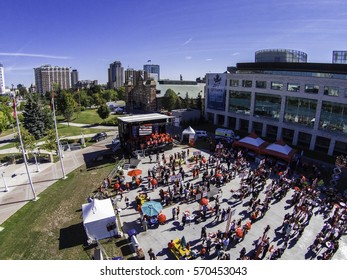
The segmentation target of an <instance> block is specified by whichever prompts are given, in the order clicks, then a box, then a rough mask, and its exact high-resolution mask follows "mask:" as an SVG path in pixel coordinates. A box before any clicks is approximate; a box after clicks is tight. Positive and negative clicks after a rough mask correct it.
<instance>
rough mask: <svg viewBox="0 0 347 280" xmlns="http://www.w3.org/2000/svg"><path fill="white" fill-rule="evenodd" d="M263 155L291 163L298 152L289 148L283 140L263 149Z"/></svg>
mask: <svg viewBox="0 0 347 280" xmlns="http://www.w3.org/2000/svg"><path fill="white" fill-rule="evenodd" d="M262 153H263V154H265V155H268V156H273V157H276V158H280V159H283V160H285V161H287V162H290V161H291V160H292V159H293V156H294V154H295V153H296V150H294V149H293V148H292V147H289V146H288V145H287V144H286V143H285V142H284V141H283V140H278V141H277V142H275V143H273V144H270V145H269V146H267V147H266V148H265V149H263V151H262Z"/></svg>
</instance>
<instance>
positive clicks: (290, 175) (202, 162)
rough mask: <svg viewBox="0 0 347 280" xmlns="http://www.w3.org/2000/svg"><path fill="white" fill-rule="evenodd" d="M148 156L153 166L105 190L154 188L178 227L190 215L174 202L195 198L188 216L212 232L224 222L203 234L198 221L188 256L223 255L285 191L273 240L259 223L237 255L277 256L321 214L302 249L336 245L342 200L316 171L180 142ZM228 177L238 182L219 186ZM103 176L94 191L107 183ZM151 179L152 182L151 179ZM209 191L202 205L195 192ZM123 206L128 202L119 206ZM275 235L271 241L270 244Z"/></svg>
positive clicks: (344, 216)
mask: <svg viewBox="0 0 347 280" xmlns="http://www.w3.org/2000/svg"><path fill="white" fill-rule="evenodd" d="M191 150H193V149H191ZM148 159H149V163H150V164H154V166H153V167H150V168H148V174H147V176H145V177H144V178H142V177H140V178H132V181H131V182H126V180H125V178H124V176H122V175H119V176H118V177H117V178H116V183H115V184H114V190H113V191H114V192H115V193H116V194H117V195H121V196H122V195H123V193H124V192H129V191H131V190H132V189H135V188H142V191H147V192H151V191H155V190H156V189H159V190H158V193H159V198H160V202H161V204H162V205H163V207H172V221H177V220H180V226H181V227H183V228H184V227H185V226H186V223H187V218H188V216H189V217H191V216H192V215H191V213H187V212H186V211H181V212H180V207H179V205H189V204H190V203H193V202H195V201H197V202H199V209H198V210H197V211H196V213H194V220H193V221H190V222H194V223H196V224H198V223H204V224H206V222H210V228H211V229H212V230H213V228H214V227H215V226H218V225H219V224H220V223H222V222H227V229H226V230H223V231H221V230H220V229H218V230H215V231H212V232H209V233H208V232H207V228H206V227H205V226H202V231H201V238H200V242H199V243H196V245H195V246H194V247H193V248H192V252H193V254H194V257H201V258H205V259H210V258H216V259H221V260H225V259H230V258H231V255H230V250H231V248H235V246H236V244H239V243H242V242H243V240H244V238H245V236H246V234H247V233H248V232H249V231H251V228H252V226H253V225H254V223H256V222H258V221H259V220H261V219H262V218H264V217H265V216H266V214H267V212H268V210H269V209H270V207H271V206H272V205H273V204H276V203H278V202H280V201H282V199H283V198H285V197H286V196H287V195H288V192H289V191H291V192H292V196H291V199H290V200H289V201H288V203H287V202H286V204H287V205H286V209H292V210H291V212H288V213H286V214H285V216H284V217H283V222H282V224H281V225H279V226H278V227H277V228H274V229H273V234H274V235H275V238H274V239H273V240H271V239H270V237H269V232H270V230H271V228H270V226H267V227H266V228H265V229H264V234H263V235H262V236H260V237H259V239H258V240H256V241H255V242H254V248H252V249H251V250H249V252H247V248H246V247H243V248H242V250H241V251H240V255H239V259H264V258H267V259H271V260H274V259H280V258H281V256H282V255H283V253H284V252H285V250H286V249H287V248H288V247H289V246H294V245H295V243H296V242H297V241H298V240H299V239H300V238H301V236H302V235H303V233H304V230H305V228H306V227H307V226H308V225H309V223H310V221H311V218H312V217H313V215H317V214H322V215H323V216H324V219H325V220H326V221H325V224H324V226H323V228H322V230H321V231H320V232H319V233H318V235H317V237H316V239H315V240H314V242H313V244H312V245H311V246H309V248H307V252H306V254H307V256H308V257H307V258H309V257H310V258H321V259H331V258H332V256H333V254H334V253H335V252H336V251H337V250H338V248H339V239H340V237H341V236H342V235H343V234H344V233H345V232H346V227H347V223H346V220H347V212H346V204H345V203H346V200H345V198H344V197H343V196H336V193H333V194H329V192H328V191H327V190H328V188H326V187H324V182H323V181H322V178H321V177H320V173H319V171H318V170H315V172H313V173H312V174H313V175H312V176H309V177H307V178H306V177H305V176H304V175H303V174H301V173H300V172H295V171H294V170H293V169H292V167H291V166H290V165H282V166H276V167H275V166H274V164H273V162H272V161H271V160H267V159H266V158H265V159H262V160H260V162H257V163H255V162H253V163H252V164H251V162H250V161H249V160H248V159H247V151H245V150H240V149H229V148H228V149H227V148H221V149H217V150H216V151H215V153H212V154H210V155H203V154H202V153H201V152H198V151H194V152H192V151H190V149H189V148H186V149H182V150H181V151H179V152H175V153H171V154H170V152H164V153H160V154H159V153H156V154H155V155H150V156H149V157H148ZM144 160H145V159H144ZM236 178H238V179H239V182H240V183H239V187H238V188H237V189H231V190H230V189H229V188H227V187H226V186H228V183H229V182H231V181H233V180H235V179H236ZM105 180H106V181H104V182H103V184H102V187H101V190H105V189H107V187H106V186H108V187H109V186H110V183H109V182H108V181H107V179H105ZM152 180H155V181H156V182H157V183H156V184H152V183H151V182H152ZM116 184H117V187H116ZM211 190H217V192H216V193H215V195H213V197H212V196H209V197H208V198H209V199H210V201H208V204H204V203H201V198H202V197H203V195H206V194H209V193H211ZM225 191H228V192H229V191H230V198H229V199H228V201H227V205H226V204H224V203H222V201H220V198H221V195H222V193H223V192H225ZM198 198H199V199H198ZM224 202H225V201H224ZM139 203H140V202H139V200H137V201H135V203H134V205H136V206H135V207H136V209H137V210H138V205H139ZM129 204H131V203H129V200H128V202H127V207H128V205H129ZM239 204H242V205H245V209H243V211H242V213H243V214H242V215H243V217H242V218H239V219H235V218H234V217H235V213H233V211H234V210H235V207H236V205H239ZM230 217H232V219H230ZM145 226H147V225H145ZM145 226H143V227H145ZM216 228H217V227H216ZM275 241H278V242H277V245H276V244H275ZM212 252H213V253H212Z"/></svg>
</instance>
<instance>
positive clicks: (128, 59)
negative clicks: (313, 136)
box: [0, 0, 347, 87]
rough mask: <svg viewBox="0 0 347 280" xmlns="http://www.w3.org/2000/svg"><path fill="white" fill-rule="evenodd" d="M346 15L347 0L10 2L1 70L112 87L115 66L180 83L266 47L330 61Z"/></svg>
mask: <svg viewBox="0 0 347 280" xmlns="http://www.w3.org/2000/svg"><path fill="white" fill-rule="evenodd" d="M346 8H347V3H346V2H345V1H340V0H333V1H325V0H318V1H313V0H308V1H305V2H302V1H298V0H287V1H281V2H279V1H274V0H267V1H251V0H248V1H242V2H241V3H240V1H233V0H232V1H225V0H216V1H198V0H186V1H184V0H178V1H174V2H171V1H170V2H169V1H164V2H163V1H159V0H148V1H136V0H130V1H111V0H101V1H92V0H88V1H80V0H77V1H72V2H71V1H67V0H59V1H58V0H50V1H42V0H33V1H30V2H29V1H21V0H11V1H10V0H4V1H1V3H0V9H1V11H2V19H3V22H4V24H3V36H2V41H1V43H0V63H2V64H3V66H4V72H5V81H6V86H7V87H10V85H11V84H15V85H17V84H19V83H20V84H24V85H25V86H27V87H28V86H30V84H31V83H34V81H35V78H34V68H36V67H40V66H42V65H44V64H51V65H52V66H55V65H57V66H61V67H71V70H72V69H77V71H78V72H79V76H80V79H81V80H98V81H99V83H100V84H106V83H107V80H108V67H109V65H110V64H111V63H113V62H114V61H120V62H121V63H122V65H123V67H124V69H127V68H128V67H130V68H133V69H136V70H140V69H142V68H143V65H144V64H147V62H148V61H149V60H150V61H151V63H153V64H158V65H160V72H161V74H160V75H161V78H162V79H173V80H175V79H176V80H179V79H180V75H182V76H183V79H185V80H195V79H196V78H197V77H203V76H204V75H205V74H206V73H210V72H211V73H215V72H223V71H226V69H227V66H233V65H236V63H238V62H253V61H254V55H255V52H256V51H257V50H261V49H274V48H283V49H295V50H299V51H303V52H305V53H307V54H308V62H322V63H331V61H332V52H333V51H334V50H346V46H345V42H344V40H343V39H342V38H344V35H345V30H346V27H347V19H346V12H345V11H346Z"/></svg>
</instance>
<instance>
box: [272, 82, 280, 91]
mask: <svg viewBox="0 0 347 280" xmlns="http://www.w3.org/2000/svg"><path fill="white" fill-rule="evenodd" d="M282 88H283V83H280V82H271V89H274V90H282Z"/></svg>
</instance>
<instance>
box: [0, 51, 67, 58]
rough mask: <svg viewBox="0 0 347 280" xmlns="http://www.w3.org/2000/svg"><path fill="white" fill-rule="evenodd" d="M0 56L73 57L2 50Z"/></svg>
mask: <svg viewBox="0 0 347 280" xmlns="http://www.w3.org/2000/svg"><path fill="white" fill-rule="evenodd" d="M0 56H25V57H41V58H54V59H71V57H68V56H59V55H49V54H34V53H6V52H1V53H0Z"/></svg>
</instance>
